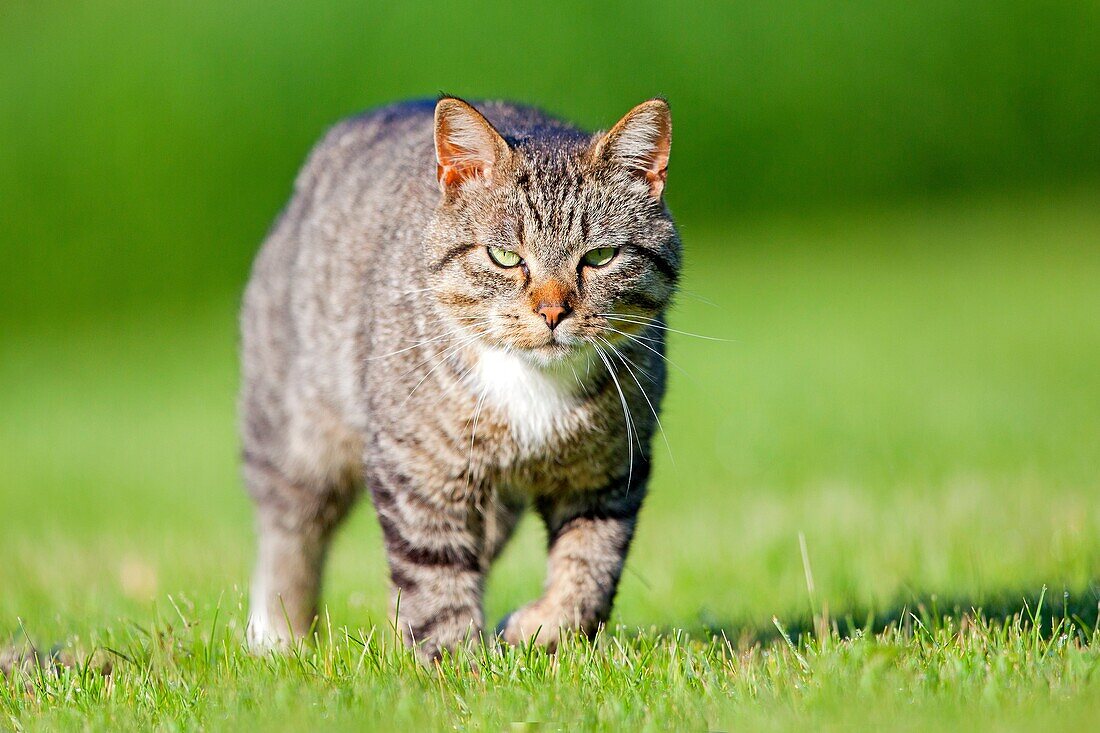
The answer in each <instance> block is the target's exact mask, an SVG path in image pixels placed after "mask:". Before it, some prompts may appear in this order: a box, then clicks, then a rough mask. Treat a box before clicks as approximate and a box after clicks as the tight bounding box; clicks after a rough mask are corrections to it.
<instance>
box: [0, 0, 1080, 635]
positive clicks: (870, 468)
mask: <svg viewBox="0 0 1100 733" xmlns="http://www.w3.org/2000/svg"><path fill="white" fill-rule="evenodd" d="M1098 28H1100V4H1098V3H1096V2H1094V1H1092V0H1082V1H1080V2H1074V1H1072V0H1061V1H1053V2H1047V3H1042V4H1037V3H1031V2H1019V1H1017V0H999V1H997V2H994V1H992V0H974V1H972V2H961V3H960V2H957V1H956V2H946V1H940V0H913V1H911V2H898V1H896V0H886V1H883V0H877V1H875V2H872V1H870V0H853V1H851V2H839V3H818V2H805V1H798V2H794V1H785V0H781V1H779V2H760V1H758V0H752V1H749V2H741V3H737V4H725V5H719V4H708V5H703V4H699V5H697V6H691V5H687V6H685V5H684V4H676V3H656V2H630V3H620V2H600V3H581V2H556V3H547V4H533V5H524V6H522V7H521V6H517V5H512V4H505V3H500V4H496V5H492V6H485V7H479V8H474V7H469V6H466V5H465V4H463V5H457V4H456V5H444V4H437V5H432V6H428V5H418V4H409V3H387V4H382V3H377V4H366V3H362V2H332V3H324V4H320V3H299V4H293V5H292V4H284V3H271V2H263V3H261V2H254V1H252V0H248V1H243V2H236V3H227V2H221V1H219V2H212V1H210V0H194V1H192V2H187V3H181V2H163V1H162V0H146V1H145V2H140V3H139V2H120V1H119V0H96V2H76V1H74V0H69V1H67V2H55V1H54V0H37V1H35V2H26V1H23V0H15V1H14V2H12V1H9V2H5V3H4V4H3V5H2V6H0V294H2V297H3V307H2V308H0V334H2V336H0V416H2V417H0V526H2V527H3V532H2V533H0V555H2V556H3V557H4V558H5V561H4V562H3V563H0V632H4V631H8V630H13V629H14V628H15V622H14V619H16V618H17V617H20V618H23V619H24V620H25V621H26V623H27V624H28V625H29V626H30V628H31V629H32V630H33V633H35V634H37V635H40V636H44V637H47V638H48V637H50V636H51V635H56V636H61V637H63V636H64V635H66V634H70V633H72V631H73V630H74V629H76V630H78V631H79V630H84V632H85V633H94V632H93V631H91V630H94V629H100V628H103V627H104V626H105V625H110V624H112V623H115V622H116V621H117V619H118V618H120V617H141V616H142V615H143V614H147V613H148V608H149V603H150V602H152V601H154V600H155V599H160V601H161V602H162V603H163V598H164V595H165V594H167V593H172V594H173V595H174V597H175V598H177V599H179V598H181V597H182V598H184V599H187V598H190V599H191V602H193V603H194V604H196V605H197V606H199V607H203V608H209V607H210V606H211V605H212V604H214V603H215V602H216V601H217V599H218V598H219V597H222V596H223V595H225V594H228V595H227V596H226V597H227V598H228V599H229V602H230V603H231V604H233V605H237V604H239V603H240V598H239V596H238V595H234V594H235V593H236V592H237V590H239V587H240V586H241V584H243V582H244V580H245V578H246V577H247V572H248V564H249V561H250V555H251V536H250V522H249V508H248V504H247V501H246V500H245V498H244V496H243V492H242V491H241V490H240V487H239V483H238V479H237V473H236V442H235V441H236V438H235V431H234V415H233V410H234V392H235V389H236V353H235V344H236V334H235V322H234V319H235V314H236V307H237V300H238V297H239V294H240V292H241V289H242V287H243V284H244V281H245V279H246V277H247V268H248V263H249V261H250V259H251V257H252V255H253V253H254V251H255V249H256V247H257V246H258V244H259V242H260V241H261V239H262V237H263V235H264V232H265V231H266V229H267V227H268V226H269V224H270V222H271V221H272V220H273V218H274V217H275V215H276V212H277V211H278V210H279V209H280V207H281V206H282V205H283V204H284V202H285V200H286V198H287V196H288V194H289V191H290V186H291V181H292V178H293V176H294V174H295V171H296V169H297V168H298V166H299V165H300V163H301V161H302V160H303V159H304V157H305V155H306V153H307V151H308V150H309V148H310V146H311V144H312V143H313V142H314V141H315V140H316V139H317V138H318V137H319V136H320V135H321V134H322V133H323V131H324V130H325V129H326V127H327V126H329V125H330V124H332V123H333V122H335V121H336V120H337V119H339V118H340V117H342V116H344V115H347V114H349V113H352V112H355V111H358V110H361V109H364V108H367V107H371V106H373V105H378V104H382V103H385V102H389V101H393V100H398V99H405V98H409V97H425V96H428V97H430V96H433V95H435V94H437V93H438V92H439V91H440V90H446V91H448V92H451V93H456V94H461V95H463V96H466V97H470V98H485V97H504V98H510V99H516V100H521V101H527V102H531V103H535V104H538V105H540V106H543V107H545V108H547V109H549V110H551V111H554V112H557V113H560V114H562V115H564V116H565V117H567V118H569V119H572V120H575V121H576V122H578V123H581V124H584V125H587V126H591V127H599V126H606V125H609V124H611V123H613V122H614V121H615V120H616V119H618V117H619V116H621V115H622V114H623V113H624V112H625V111H626V110H627V109H629V108H630V107H631V106H632V105H633V104H636V103H637V102H639V101H641V100H643V99H646V98H648V97H650V96H653V95H658V94H660V95H665V96H667V97H668V98H669V99H670V101H671V103H672V106H673V115H674V128H675V136H674V138H675V139H674V145H673V154H672V166H671V174H670V183H669V194H668V196H669V201H670V205H671V207H672V208H673V210H674V212H675V213H676V214H677V215H678V218H679V220H680V222H681V226H682V231H683V238H684V241H685V243H686V252H687V255H686V256H687V263H688V265H687V272H686V281H685V287H686V289H687V291H688V292H686V293H685V295H684V297H683V298H682V302H681V305H680V306H679V307H678V309H677V311H676V312H675V313H674V314H673V319H674V325H676V326H677V327H679V328H683V329H685V330H687V331H692V332H700V333H704V334H709V335H714V336H720V337H725V338H730V339H733V341H732V342H728V343H727V342H706V341H700V340H694V339H691V338H688V337H681V336H674V337H673V340H672V346H671V358H672V359H673V361H675V362H676V363H677V364H678V365H679V367H680V368H682V371H678V370H676V369H674V370H673V372H672V387H671V393H670V398H669V402H668V412H667V417H666V420H665V426H666V429H667V430H668V433H669V440H670V443H671V446H672V453H673V455H674V458H675V462H673V460H672V459H670V458H669V457H668V456H667V455H666V453H665V452H664V448H663V445H660V444H658V453H657V456H656V461H657V464H658V467H657V474H656V477H655V481H654V490H653V499H652V501H651V503H650V505H649V506H648V508H647V510H646V514H645V518H644V520H643V526H642V529H641V531H640V534H639V540H638V547H637V552H636V553H635V555H634V556H633V559H632V561H631V564H630V573H628V574H627V575H626V576H625V578H624V581H623V592H622V599H621V603H620V605H619V609H620V610H619V613H620V614H621V618H622V620H624V621H626V622H627V623H632V624H646V625H648V624H657V625H660V626H666V625H682V626H687V627H689V628H700V627H702V626H714V625H725V624H733V625H732V626H730V627H729V628H733V629H736V628H739V627H738V626H737V625H738V624H746V625H747V628H749V629H750V631H751V630H754V629H755V630H758V631H759V630H761V629H763V632H765V633H766V632H767V629H768V628H770V621H769V619H770V617H771V615H772V614H780V615H783V614H801V613H804V612H805V611H806V610H807V608H808V606H807V603H806V600H807V599H806V593H807V590H806V584H805V574H804V566H803V557H802V555H801V552H800V549H799V545H798V536H799V534H800V533H801V534H802V535H803V536H804V537H805V538H806V542H807V547H808V556H809V559H810V560H811V562H812V564H813V569H814V571H815V574H816V579H817V593H818V594H819V597H818V598H817V601H818V602H820V601H821V599H822V598H826V599H830V600H831V602H832V603H833V607H834V608H841V609H854V610H855V611H859V612H863V611H866V610H868V609H883V610H888V609H889V608H891V606H892V604H894V603H895V602H896V601H897V599H899V598H901V599H904V598H906V597H909V596H910V595H912V594H925V593H935V592H939V593H948V594H955V595H957V596H960V597H963V598H966V599H968V600H969V601H973V602H976V603H980V602H981V600H982V598H984V597H986V594H1003V593H1008V594H1012V593H1015V592H1016V591H1017V590H1029V591H1033V590H1037V589H1038V588H1039V587H1040V586H1041V584H1042V583H1051V584H1054V585H1066V586H1067V587H1072V588H1075V589H1080V588H1087V587H1088V585H1089V583H1090V582H1091V581H1092V580H1093V579H1094V578H1097V577H1100V504H1098V502H1096V500H1095V497H1096V496H1097V495H1098V493H1097V489H1100V485H1098V476H1100V368H1098V367H1100V317H1098V315H1100V287H1098V285H1100V253H1098V252H1100V206H1098V204H1100V195H1098V192H1100V134H1098V131H1100V43H1097V29H1098ZM539 545H540V540H539V536H538V529H537V528H536V527H534V526H533V524H528V525H527V527H526V528H525V531H524V533H523V534H522V536H521V537H520V539H519V541H518V546H517V547H516V548H515V549H514V550H513V551H511V552H510V553H509V554H508V555H507V557H506V558H505V561H504V565H503V567H502V569H501V570H500V571H498V573H497V574H496V575H495V576H494V581H493V586H492V589H491V594H490V613H491V614H495V615H499V614H500V613H502V612H504V611H506V610H507V609H508V608H509V607H511V606H514V605H515V604H517V603H519V602H522V601H524V600H526V599H527V598H529V597H530V596H531V595H532V594H533V593H535V592H536V591H537V589H538V587H539V584H540V582H541V564H542V558H541V548H540V547H539ZM327 598H328V600H329V601H330V602H331V603H332V604H333V608H334V614H335V620H336V621H337V622H339V623H365V622H366V620H367V619H368V618H374V619H375V620H377V619H379V618H380V617H381V615H383V614H385V607H386V603H385V589H384V566H383V563H382V560H381V554H380V547H379V544H378V542H377V530H376V528H375V526H374V520H373V519H372V518H371V517H370V515H369V512H360V513H359V514H358V515H357V516H356V518H355V520H354V526H353V528H351V529H350V530H349V531H348V532H345V533H344V534H343V535H342V536H341V539H340V545H339V546H338V548H337V552H336V555H335V557H334V567H333V573H332V574H331V580H330V583H329V592H328V596H327ZM1093 605H1094V606H1095V603H1094V604H1093ZM238 620H239V619H238Z"/></svg>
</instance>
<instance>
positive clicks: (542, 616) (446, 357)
mask: <svg viewBox="0 0 1100 733" xmlns="http://www.w3.org/2000/svg"><path fill="white" fill-rule="evenodd" d="M483 115H484V116H483ZM669 129H670V128H669V124H668V110H667V106H666V105H665V104H664V103H663V102H661V101H659V100H654V101H651V102H648V103H645V104H643V105H640V106H639V107H638V108H636V109H635V110H634V111H633V112H632V113H630V114H628V115H627V116H626V117H625V118H624V119H623V120H622V121H620V122H619V124H618V125H616V126H615V127H614V128H613V129H612V132H611V133H608V134H607V135H603V134H596V135H590V134H588V133H584V132H582V131H580V130H577V129H576V128H574V127H571V126H569V125H567V124H565V123H563V122H560V121H558V120H556V119H554V118H552V117H548V116H546V115H544V114H543V113H541V112H538V111H536V110H533V109H530V108H526V107H517V106H512V105H506V104H502V103H488V104H484V105H479V106H478V107H477V108H476V110H475V108H474V107H471V106H469V105H467V104H466V103H465V102H462V101H461V100H457V99H454V98H445V99H443V100H441V101H440V102H439V103H438V110H437V108H436V106H435V105H433V104H432V103H430V102H414V103H407V104H401V105H396V106H392V107H388V108H384V109H381V110H377V111H374V112H372V113H369V114H366V115H363V116H360V117H356V118H353V119H350V120H348V121H345V122H343V123H341V124H340V125H338V126H336V127H335V128H334V129H333V130H332V131H331V132H330V133H329V134H328V136H327V137H326V138H325V139H324V140H323V141H322V142H321V143H320V144H319V145H318V146H317V148H316V149H315V150H314V152H313V153H312V155H311V157H310V159H309V161H308V162H307V164H306V165H305V167H304V168H303V170H302V172H301V174H300V175H299V177H298V180H297V182H296V186H295V191H294V195H293V197H292V198H291V201H290V203H289V205H288V206H287V208H286V210H285V211H284V213H283V214H282V216H281V217H280V219H279V221H278V222H277V224H276V226H275V227H274V228H273V230H272V232H271V234H270V235H269V236H268V239H267V241H266V242H265V243H264V246H263V248H262V250H261V251H260V253H259V255H258V256H257V258H256V261H255V263H254V266H253V272H252V277H251V279H250V281H249V284H248V287H247V290H246V293H245V298H244V307H243V310H242V316H241V327H242V334H243V339H242V390H241V399H240V414H241V434H242V443H243V448H244V450H243V456H244V477H245V482H246V484H247V487H248V490H249V492H250V494H251V496H252V498H253V500H254V501H255V504H256V526H257V532H258V539H259V549H258V558H257V563H256V570H255V574H254V576H253V582H252V597H251V611H250V620H249V628H248V638H249V641H250V643H251V644H252V645H253V646H254V647H255V648H259V649H263V648H270V647H273V646H281V645H285V644H287V643H288V642H289V641H291V640H292V639H294V638H297V637H302V636H304V635H306V634H308V632H309V629H310V626H311V623H312V622H313V620H314V617H315V614H316V612H317V603H318V594H319V591H320V585H321V583H320V577H321V573H322V569H323V565H324V557H325V552H326V550H327V547H328V544H329V541H330V539H331V537H332V535H333V533H334V531H335V530H336V528H337V527H338V526H339V525H340V523H341V521H342V520H343V518H344V517H345V515H346V514H347V512H348V510H349V509H350V508H351V507H352V505H353V504H354V502H355V499H356V498H357V496H358V494H359V492H360V491H361V489H362V487H364V486H365V487H366V488H367V489H368V490H369V492H370V495H371V498H372V500H373V504H374V507H375V510H376V512H377V515H378V521H379V523H380V525H381V528H382V534H383V537H384V540H385V545H386V552H387V557H388V561H389V566H390V577H391V581H392V588H393V594H394V599H395V604H396V602H397V598H398V596H400V617H399V620H400V625H401V628H402V630H403V633H404V634H405V638H406V641H407V642H408V643H409V644H410V645H415V646H416V647H417V649H418V650H419V652H420V653H421V654H422V655H423V657H424V658H425V659H431V658H433V657H435V656H437V655H438V654H440V653H441V651H442V650H443V649H449V648H454V647H455V646H457V645H459V644H462V643H464V642H465V641H467V640H474V639H477V638H479V637H480V635H481V634H482V631H483V629H484V626H485V623H484V618H483V614H482V607H481V597H482V592H483V589H484V584H485V577H486V573H487V572H488V571H489V568H490V566H491V564H492V562H493V560H494V558H495V557H496V556H497V554H498V553H499V552H500V550H501V548H502V547H503V545H504V543H505V542H506V541H507V539H508V537H509V535H510V534H511V532H512V529H513V528H514V527H515V525H516V522H517V521H518V519H519V517H520V515H521V514H522V512H523V511H524V510H525V509H526V508H527V507H528V506H533V507H534V508H535V510H536V511H537V512H538V513H539V515H540V516H541V517H542V519H543V520H544V522H545V523H546V526H547V531H548V537H549V542H550V548H549V564H548V574H547V579H546V585H545V589H544V593H543V595H542V597H541V598H540V599H538V600H537V601H535V602H533V603H532V604H530V605H528V606H526V607H524V608H521V609H519V610H518V611H516V612H514V613H513V614H511V615H510V616H509V617H508V618H507V619H506V620H505V621H504V622H503V623H502V625H501V633H502V636H503V638H504V639H505V640H507V641H509V642H513V643H514V642H518V641H520V640H521V639H524V638H528V637H533V638H536V640H537V641H538V642H539V643H542V644H546V645H548V646H553V645H554V644H555V643H556V641H557V639H558V635H559V631H560V630H569V629H574V630H580V631H583V632H587V633H591V632H593V631H594V630H595V629H596V627H597V626H598V625H599V624H600V623H601V622H603V621H604V620H606V619H607V617H608V614H609V613H610V610H611V604H612V601H613V599H614V595H615V589H616V586H617V584H618V580H619V575H620V573H621V572H622V567H623V561H624V558H625V556H626V553H627V549H628V547H629V545H630V540H631V538H632V536H633V534H634V527H635V522H636V517H637V513H638V510H639V508H640V507H641V504H642V499H643V498H644V496H645V489H646V479H647V478H648V475H649V460H650V459H649V453H650V443H651V439H652V438H653V433H654V431H655V430H656V429H657V412H658V410H659V408H660V402H661V398H662V395H663V393H664V385H665V368H664V358H663V354H664V348H665V345H664V344H665V341H664V334H665V329H664V325H663V323H664V321H663V317H664V312H665V310H666V308H667V306H668V304H669V301H670V299H671V297H672V296H673V293H674V291H675V288H676V281H677V276H678V273H679V269H680V245H679V239H678V237H677V234H676V230H675V227H674V225H673V222H672V219H671V218H670V216H669V214H668V211H667V209H666V207H665V205H664V203H663V201H662V199H661V190H662V187H663V182H664V165H665V163H666V162H667V153H668V136H669ZM449 136H454V137H453V139H452V138H451V137H449ZM658 168H659V170H658ZM657 179H659V181H660V184H661V185H660V186H656V185H655V184H654V181H655V180H657ZM490 246H493V247H500V248H503V249H507V250H510V251H514V252H516V253H518V254H519V255H520V256H521V257H522V258H523V262H522V265H520V266H516V267H511V268H504V267H501V266H499V265H497V264H494V262H493V261H492V259H491V258H490V256H489V254H488V252H487V247H490ZM598 247H617V248H619V249H618V253H617V255H616V256H615V258H614V259H613V260H612V261H611V262H610V263H609V264H607V265H605V266H603V267H598V268H597V267H587V266H584V265H582V264H581V258H582V257H583V255H584V254H585V252H587V251H588V250H589V249H593V248H598ZM551 301H552V304H555V305H560V306H561V307H562V308H564V309H565V313H566V315H565V316H564V317H563V318H562V320H561V321H560V323H559V324H558V325H556V327H555V328H551V327H550V326H549V325H548V324H549V323H550V321H548V320H545V319H544V318H543V317H542V316H540V315H539V312H538V309H539V308H540V307H543V306H545V305H546V304H547V303H548V302H551Z"/></svg>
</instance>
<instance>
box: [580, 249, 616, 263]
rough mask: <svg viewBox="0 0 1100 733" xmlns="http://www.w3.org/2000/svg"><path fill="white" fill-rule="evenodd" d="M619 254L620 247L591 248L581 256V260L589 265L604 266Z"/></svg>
mask: <svg viewBox="0 0 1100 733" xmlns="http://www.w3.org/2000/svg"><path fill="white" fill-rule="evenodd" d="M617 254H619V248H618V247H600V248H598V249H590V250H588V251H587V252H585V253H584V257H582V258H581V262H583V263H584V264H586V265H588V266H589V267H603V266H604V265H606V264H607V263H608V262H610V261H611V260H613V259H615V255H617Z"/></svg>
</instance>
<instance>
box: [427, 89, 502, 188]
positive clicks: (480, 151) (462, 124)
mask: <svg viewBox="0 0 1100 733" xmlns="http://www.w3.org/2000/svg"><path fill="white" fill-rule="evenodd" d="M508 155H509V148H508V143H506V142H505V141H504V138H503V137H501V136H500V133H499V132H497V131H496V129H495V128H494V127H493V126H492V125H491V124H489V120H487V119H485V117H484V116H483V115H482V114H481V113H480V112H478V111H477V110H476V109H474V108H473V106H471V105H470V104H468V103H466V102H464V101H462V100H461V99H458V98H456V97H444V98H443V99H440V100H439V102H438V103H437V104H436V105H435V157H436V162H437V164H438V165H437V166H436V177H437V178H438V179H439V187H440V189H442V190H443V191H445V192H446V191H448V190H456V189H457V188H458V187H459V186H461V185H462V184H463V183H465V182H466V181H472V180H477V181H480V182H482V183H484V184H486V185H488V184H489V183H490V182H491V181H492V179H493V169H494V168H495V167H496V166H498V165H499V164H500V163H501V162H502V161H503V160H504V159H505V158H506V157H507V156H508Z"/></svg>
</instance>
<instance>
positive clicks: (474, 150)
mask: <svg viewBox="0 0 1100 733" xmlns="http://www.w3.org/2000/svg"><path fill="white" fill-rule="evenodd" d="M485 109H486V111H487V112H488V113H489V115H490V116H494V115H493V112H494V108H493V107H492V106H488V107H486V108H485ZM499 109H500V110H501V114H502V115H506V114H508V113H509V112H508V111H507V110H506V109H504V108H499ZM512 114H515V111H514V110H513V111H512ZM532 124H535V125H536V127H534V129H530V130H527V131H526V134H525V135H524V136H519V135H517V136H514V137H513V136H509V137H507V138H506V137H505V136H502V135H501V133H499V132H498V131H497V130H496V129H495V128H494V127H493V125H492V124H491V123H490V122H489V120H488V119H486V118H485V117H484V116H483V115H482V114H481V113H480V112H478V111H477V110H476V109H474V108H473V107H472V106H471V105H469V104H467V103H466V102H464V101H462V100H459V99H455V98H452V97H446V98H443V99H441V100H440V101H439V103H438V104H437V106H436V110H435V148H436V158H437V162H438V168H437V176H438V179H439V186H440V189H441V191H442V196H441V202H440V205H439V208H438V210H437V213H436V216H435V219H434V221H433V224H432V226H431V227H430V229H429V232H428V237H427V240H428V241H427V247H428V250H429V251H428V258H429V264H428V273H429V274H428V278H429V286H430V293H431V295H432V296H433V297H434V298H435V299H436V300H437V303H438V306H439V308H440V311H441V313H442V314H443V317H444V318H445V319H446V320H447V321H448V322H449V323H448V324H447V325H448V327H449V328H451V329H452V330H455V331H456V333H460V334H461V335H463V336H468V337H469V338H470V339H471V341H472V342H475V343H482V344H487V345H491V346H497V347H503V348H507V349H509V350H512V351H514V352H516V353H519V354H522V355H524V356H527V357H529V358H530V359H532V360H533V361H536V362H539V363H552V362H554V361H557V360H559V359H562V358H564V357H566V356H568V355H570V354H571V353H575V352H576V351H577V350H578V349H580V348H582V347H583V346H584V345H585V344H591V343H596V344H600V343H601V340H606V341H608V342H611V343H612V344H615V343H618V342H620V341H622V340H623V339H625V338H627V334H629V335H636V334H638V333H639V332H640V331H642V330H644V324H646V323H647V322H648V321H650V320H651V319H653V318H656V317H657V316H659V315H660V314H661V313H662V312H663V311H664V310H665V308H666V307H667V306H668V304H669V299H670V298H671V297H672V295H673V292H674V290H675V287H676V281H677V276H678V274H679V268H680V242H679V238H678V237H677V234H676V229H675V226H674V225H673V222H672V219H671V217H670V216H669V213H668V210H667V208H666V207H665V205H664V202H663V200H662V194H663V191H664V185H665V173H666V170H667V166H668V156H669V147H670V143H671V133H672V128H671V117H670V115H669V109H668V105H667V104H666V103H665V101H664V100H661V99H653V100H650V101H648V102H644V103H643V104H640V105H638V106H637V107H635V108H634V109H632V110H631V111H630V112H629V113H627V115H626V116H625V117H623V118H622V119H621V120H620V121H619V122H618V123H617V124H616V125H615V126H614V127H613V128H612V129H611V130H610V131H609V132H606V133H597V134H596V135H588V134H586V133H582V132H580V131H578V130H576V129H574V128H571V127H568V126H565V125H563V124H557V123H547V122H546V120H545V119H542V118H539V119H533V120H532ZM502 127H504V128H505V129H508V128H507V127H505V125H503V124H502ZM513 127H515V128H516V129H521V128H523V127H524V125H523V123H522V121H519V123H518V124H514V125H513ZM458 329H461V330H458Z"/></svg>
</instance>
